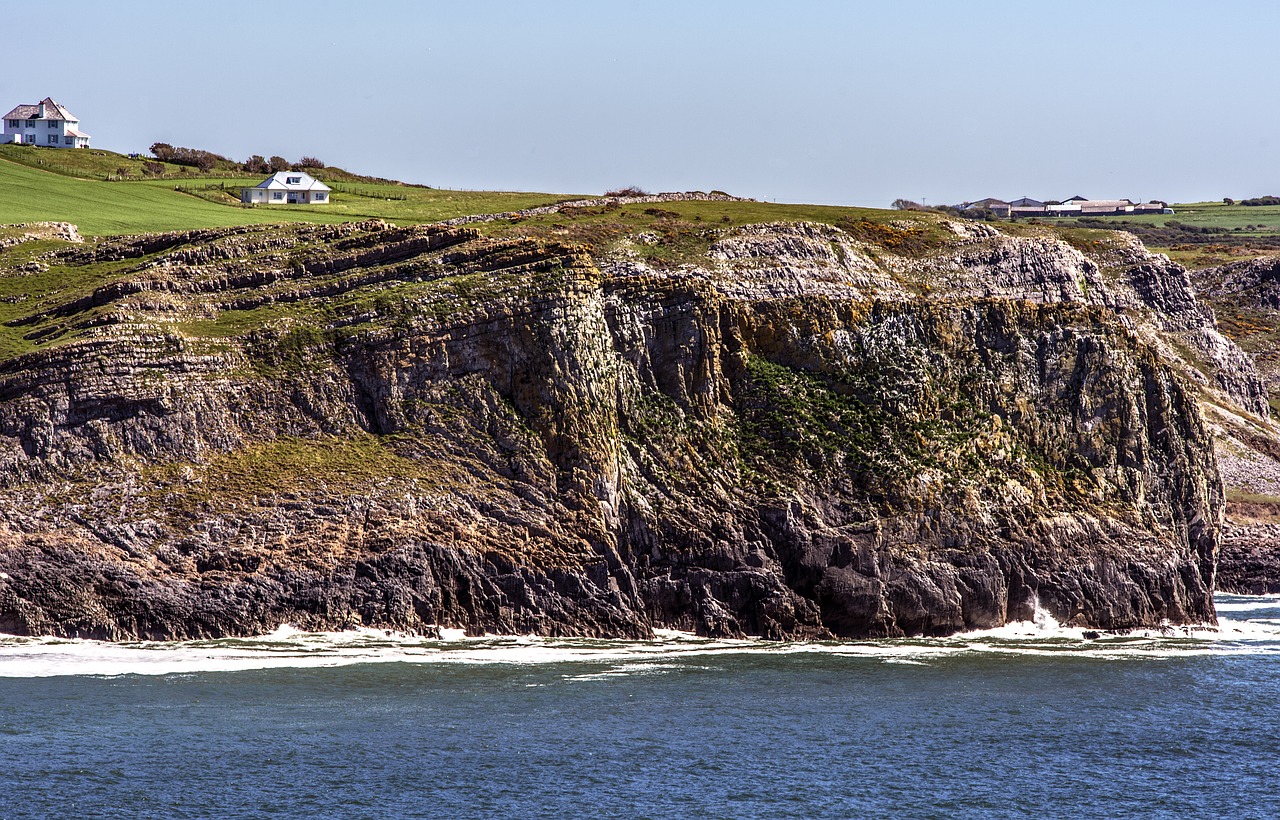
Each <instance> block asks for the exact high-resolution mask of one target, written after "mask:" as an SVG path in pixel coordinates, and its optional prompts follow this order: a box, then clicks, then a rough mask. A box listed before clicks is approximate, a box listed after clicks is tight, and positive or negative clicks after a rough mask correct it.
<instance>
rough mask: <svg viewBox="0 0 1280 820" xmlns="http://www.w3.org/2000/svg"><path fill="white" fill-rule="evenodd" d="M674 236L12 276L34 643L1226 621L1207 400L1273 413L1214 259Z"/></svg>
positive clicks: (5, 606)
mask: <svg viewBox="0 0 1280 820" xmlns="http://www.w3.org/2000/svg"><path fill="white" fill-rule="evenodd" d="M612 208H613V210H614V211H617V210H618V206H617V205H616V204H615V205H614V206H612ZM646 213H649V215H650V216H653V217H654V219H650V220H648V222H647V223H645V226H644V227H643V228H642V227H637V228H635V229H632V230H629V231H618V230H613V231H612V232H610V231H604V230H603V229H602V228H599V227H598V226H597V227H592V228H591V231H593V233H590V238H591V239H593V240H594V242H593V245H591V246H588V245H586V244H583V243H582V242H581V241H579V240H580V239H581V236H580V235H579V234H581V233H582V231H576V229H575V227H574V225H568V227H566V225H565V220H564V219H562V220H561V221H560V222H558V223H556V224H553V225H551V226H549V227H539V226H537V225H530V224H526V223H524V222H521V221H520V220H509V222H510V223H511V224H510V225H509V226H508V225H507V224H505V223H504V224H503V225H499V226H497V227H494V226H492V225H491V226H489V227H490V228H491V229H489V230H487V231H484V232H482V231H481V230H479V229H478V228H476V227H467V226H444V225H441V226H422V227H411V228H398V227H394V226H391V225H388V224H385V223H381V222H367V223H359V224H352V225H345V226H337V227H331V226H324V227H317V226H304V227H299V226H291V227H253V228H236V229H225V230H215V231H205V232H192V233H185V234H166V235H157V236H145V237H130V238H120V239H113V240H102V241H97V242H73V241H54V240H50V239H44V238H33V239H31V240H30V241H25V242H19V243H17V244H14V245H12V246H10V247H8V248H5V249H3V250H0V265H2V266H3V267H4V269H5V272H6V273H5V279H4V280H3V287H0V304H3V305H4V312H3V315H5V316H7V317H8V320H7V324H6V327H7V328H9V335H8V336H7V337H5V338H6V339H7V341H6V342H5V344H6V350H8V352H9V355H8V357H7V358H6V359H5V360H4V361H3V364H0V464H2V465H3V466H2V467H0V517H2V521H3V523H2V524H0V631H7V632H16V633H20V634H34V633H45V634H58V635H73V636H81V637H100V638H109V639H125V638H133V637H147V638H182V637H199V636H219V635H233V634H250V633H261V632H265V631H269V630H271V629H274V628H275V627H276V626H278V625H279V624H281V623H283V622H289V623H293V624H297V625H300V626H303V627H308V628H317V629H341V628H344V627H349V626H353V625H369V626H378V627H386V628H394V629H402V630H410V631H428V632H429V631H430V630H432V629H435V628H437V627H460V628H463V629H466V630H467V631H468V632H471V633H481V632H493V633H538V634H547V635H589V636H629V637H641V636H647V635H650V634H652V630H653V629H654V628H676V629H685V630H692V631H696V632H698V633H700V634H705V635H725V636H729V635H734V636H736V635H761V636H764V637H767V638H775V639H784V638H829V637H833V636H834V637H863V636H893V635H903V634H928V635H938V634H948V633H952V632H955V631H958V630H963V629H972V628H980V627H989V626H994V625H998V624H1002V623H1004V622H1006V621H1009V620H1015V619H1024V618H1029V617H1030V616H1031V615H1032V612H1033V609H1034V607H1035V606H1037V605H1039V606H1041V607H1044V608H1046V609H1048V610H1049V611H1050V612H1051V613H1052V614H1053V615H1054V616H1055V617H1057V618H1058V619H1060V620H1062V621H1064V622H1069V623H1072V624H1077V625H1082V626H1089V627H1095V628H1127V627H1135V626H1144V625H1155V624H1158V623H1160V622H1162V621H1169V622H1173V623H1193V622H1208V621H1213V620H1214V611H1213V605H1212V600H1211V590H1212V588H1213V584H1214V572H1215V565H1216V561H1217V550H1218V543H1219V537H1220V535H1219V531H1220V523H1221V515H1222V507H1223V496H1222V488H1221V484H1220V482H1219V479H1218V474H1217V468H1216V464H1215V457H1214V450H1213V442H1212V440H1211V437H1210V435H1209V433H1208V431H1207V428H1206V425H1205V422H1204V420H1203V418H1202V414H1201V409H1200V404H1201V403H1202V402H1204V401H1207V400H1209V401H1215V402H1218V403H1219V404H1221V405H1222V406H1230V407H1233V408H1243V410H1241V412H1248V413H1257V414H1264V415H1265V413H1266V403H1265V393H1264V391H1263V388H1262V385H1261V382H1260V380H1259V379H1258V377H1257V374H1256V372H1255V371H1253V369H1252V366H1251V365H1250V364H1249V361H1248V359H1247V358H1246V357H1244V356H1243V355H1242V354H1240V351H1239V350H1238V349H1237V348H1236V347H1235V346H1234V345H1232V344H1231V343H1230V342H1228V341H1226V340H1225V339H1224V338H1223V337H1221V336H1220V335H1218V334H1217V332H1216V330H1215V329H1214V325H1213V316H1212V314H1211V313H1210V312H1209V311H1207V310H1205V309H1204V308H1203V307H1202V306H1201V305H1200V303H1198V302H1197V301H1196V299H1195V297H1194V295H1193V293H1192V290H1191V286H1190V282H1189V280H1188V278H1187V275H1186V272H1185V271H1183V270H1182V269H1181V268H1179V267H1177V266H1176V265H1172V264H1171V263H1169V262H1168V260H1167V259H1164V258H1163V257H1159V256H1153V255H1151V254H1148V253H1146V252H1145V251H1144V250H1142V248H1141V247H1140V246H1138V245H1136V244H1134V243H1129V242H1126V241H1124V240H1122V239H1118V238H1115V237H1110V238H1106V239H1105V241H1104V240H1096V239H1080V238H1079V237H1075V238H1072V237H1067V240H1064V239H1063V238H1061V237H1059V236H1057V235H1054V234H1049V233H1044V232H1036V231H1033V230H1026V229H1024V230H1022V231H1020V232H1018V231H1013V229H1009V230H1007V231H1005V232H1002V231H998V230H996V229H994V228H991V227H988V226H985V225H974V224H968V223H965V224H962V223H952V222H948V221H946V220H942V219H940V218H934V217H932V216H929V217H923V216H918V217H913V219H914V221H912V220H906V221H901V220H888V219H884V218H877V219H867V218H863V219H860V220H857V221H849V220H846V221H845V222H837V223H836V224H835V225H830V224H817V223H807V222H800V223H795V222H782V223H769V224H753V225H745V226H736V225H730V226H727V227H714V228H712V227H709V226H707V225H694V224H693V223H692V222H691V221H689V220H684V221H681V220H679V219H677V217H678V216H679V214H678V213H673V212H668V211H664V210H657V209H655V211H652V212H646ZM605 217H607V218H610V219H614V218H617V219H621V218H623V217H627V212H626V211H625V210H623V211H621V212H620V213H613V212H610V213H609V214H605ZM637 217H638V215H637ZM600 218H604V217H601V216H600V215H599V214H586V215H583V216H582V219H584V220H586V219H600ZM567 219H568V221H569V222H572V218H567ZM699 219H700V217H699ZM655 220H656V221H655ZM726 221H728V217H726ZM591 224H592V225H596V223H591ZM611 224H612V223H611ZM583 230H585V228H584V229H583ZM73 239H78V237H73Z"/></svg>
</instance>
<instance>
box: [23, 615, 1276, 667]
mask: <svg viewBox="0 0 1280 820" xmlns="http://www.w3.org/2000/svg"><path fill="white" fill-rule="evenodd" d="M1217 608H1218V611H1219V612H1220V613H1230V614H1231V617H1229V618H1227V617H1220V619H1219V624H1218V626H1216V627H1213V626H1205V627H1165V628H1156V629H1140V630H1133V631H1130V632H1123V633H1101V634H1100V633H1097V632H1093V631H1090V630H1085V629H1080V628H1074V627H1064V626H1061V625H1060V624H1059V623H1058V622H1057V621H1056V620H1054V619H1053V618H1052V617H1051V616H1049V615H1048V613H1044V614H1043V616H1042V615H1041V614H1040V613H1037V617H1036V618H1035V620H1033V621H1024V622H1016V623H1010V624H1006V625H1004V626H1001V627H998V628H996V629H988V630H981V631H976V632H965V633H961V634H958V635H953V636H950V637H946V638H900V639H893V640H868V641H844V642H836V641H831V642H771V641H761V640H715V639H708V638H699V637H696V636H694V635H691V634H688V633H682V632H674V631H665V630H664V631H659V632H658V633H657V635H656V636H655V639H654V640H648V641H625V640H594V639H580V638H578V639H568V638H539V637H496V636H487V637H483V638H465V637H463V636H462V635H461V634H460V633H459V632H456V631H453V630H445V631H444V637H442V638H427V637H421V636H415V635H407V634H401V633H395V632H388V631H384V630H373V629H361V630H353V631H348V632H336V633H334V632H328V633H317V632H303V631H300V630H297V629H294V628H292V627H289V626H282V627H281V628H279V629H278V630H276V631H275V632H273V633H271V634H269V635H263V636H260V637H256V638H225V639H218V640H201V641H173V642H158V641H138V642H127V643H107V642H102V641H90V640H68V639H61V638H49V637H41V638H26V637H16V636H2V635H0V677H21V678H34V677H50V676H58V675H88V676H118V675H170V674H194V673H208V672H238V671H245V670H254V669H275V668H318V667H336V666H349V665H353V664H375V663H405V664H421V665H445V664H509V665H539V666H551V665H556V664H560V665H565V666H566V667H567V668H566V669H565V670H564V673H563V679H564V680H566V681H600V680H608V679H610V678H613V677H617V676H622V675H654V674H665V673H667V672H670V671H673V670H677V669H688V668H690V666H697V665H699V664H703V663H710V662H713V661H714V660H715V659H716V658H726V657H729V656H738V655H747V654H750V655H756V656H779V657H780V656H830V657H840V658H850V659H864V660H866V661H868V662H880V663H894V664H930V663H935V662H939V661H942V660H944V659H947V658H954V657H962V656H973V655H983V654H985V655H994V656H1019V655H1021V656H1027V655H1030V656H1039V657H1046V656H1049V657H1061V656H1070V657H1076V658H1091V659H1098V660H1124V659H1147V660H1159V659H1167V658H1173V657H1183V656H1188V655H1206V654H1220V653H1237V654H1239V653H1243V654H1273V653H1280V596H1242V595H1219V596H1218V598H1217Z"/></svg>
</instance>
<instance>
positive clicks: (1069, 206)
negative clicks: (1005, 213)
mask: <svg viewBox="0 0 1280 820" xmlns="http://www.w3.org/2000/svg"><path fill="white" fill-rule="evenodd" d="M1009 212H1010V214H1011V215H1012V216H1015V217H1017V216H1023V217H1026V216H1122V215H1124V214H1158V213H1166V212H1168V206H1166V205H1165V203H1163V202H1156V201H1152V202H1143V203H1136V202H1134V201H1133V200H1131V199H1085V198H1084V197H1082V196H1073V197H1069V198H1067V199H1065V200H1063V201H1062V202H1054V203H1046V202H1041V201H1040V200H1038V199H1031V198H1030V197H1025V196H1024V197H1022V198H1021V199H1015V200H1013V201H1012V202H1010V203H1009Z"/></svg>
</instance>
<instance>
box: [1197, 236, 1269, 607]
mask: <svg viewBox="0 0 1280 820" xmlns="http://www.w3.org/2000/svg"><path fill="white" fill-rule="evenodd" d="M1194 281H1195V286H1196V290H1197V292H1198V295H1199V297H1200V298H1201V299H1202V300H1203V301H1204V303H1205V304H1206V305H1208V306H1211V307H1212V308H1213V309H1214V310H1215V311H1216V312H1217V316H1218V318H1219V321H1220V323H1221V326H1222V328H1223V330H1224V331H1225V332H1226V333H1227V334H1229V335H1230V336H1231V338H1232V339H1233V340H1234V341H1235V342H1237V343H1238V344H1239V346H1240V347H1241V348H1242V349H1243V350H1244V352H1245V353H1246V354H1247V355H1249V357H1250V358H1251V360H1252V361H1253V363H1254V364H1255V365H1256V366H1257V369H1258V371H1259V373H1260V375H1261V377H1262V380H1263V384H1264V386H1265V388H1266V391H1267V398H1268V399H1269V401H1270V403H1271V405H1272V406H1280V405H1277V401H1280V350H1278V348H1277V345H1276V341H1277V336H1276V327H1277V326H1278V325H1280V259H1277V258H1276V257H1265V256H1264V257H1259V258H1256V259H1244V260H1240V261H1237V262H1232V263H1230V264H1227V265H1222V266H1219V267H1212V268H1207V269H1204V270H1199V271H1196V272H1195V280H1194ZM1207 409H1208V411H1209V412H1208V414H1207V419H1208V421H1209V423H1210V430H1211V432H1212V433H1213V435H1214V439H1215V445H1216V450H1217V458H1218V464H1219V469H1220V473H1221V475H1222V479H1223V482H1224V484H1225V488H1226V490H1227V509H1226V512H1227V526H1226V527H1225V529H1224V531H1223V539H1222V547H1221V558H1220V562H1219V563H1220V571H1219V580H1218V587H1219V588H1220V589H1223V590H1226V591H1229V592H1241V593H1254V594H1261V593H1275V592H1278V591H1280V526H1278V525H1280V426H1277V425H1276V424H1275V422H1274V421H1272V420H1270V419H1268V418H1267V417H1266V414H1261V416H1259V415H1255V414H1250V413H1245V412H1240V411H1239V409H1238V408H1221V407H1215V406H1210V407H1208V408H1207Z"/></svg>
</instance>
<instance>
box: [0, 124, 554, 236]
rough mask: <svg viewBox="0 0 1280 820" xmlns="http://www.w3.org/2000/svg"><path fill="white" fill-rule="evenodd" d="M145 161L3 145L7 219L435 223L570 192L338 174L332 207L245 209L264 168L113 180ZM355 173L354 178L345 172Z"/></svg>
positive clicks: (124, 230)
mask: <svg viewBox="0 0 1280 820" xmlns="http://www.w3.org/2000/svg"><path fill="white" fill-rule="evenodd" d="M142 164H143V161H142V160H134V159H130V158H129V157H127V156H124V155H123V154H115V153H112V152H110V151H100V150H97V149H87V150H80V151H69V150H59V149H43V148H33V147H29V146H19V145H0V224H12V223H17V222H42V221H58V222H72V223H75V224H76V225H77V226H79V228H80V231H81V233H83V234H85V235H87V236H109V235H115V234H134V233H147V232H155V231H176V230H189V229H194V228H218V227H228V226H232V225H256V224H261V223H267V222H319V223H337V222H349V221H352V220H360V219H367V218H370V217H380V218H383V219H388V220H391V221H395V222H404V223H412V222H434V221H438V220H441V219H449V218H451V217H455V216H463V215H466V214H474V213H500V212H504V211H512V210H518V209H520V208H530V207H533V206H536V205H547V204H550V203H553V202H558V201H561V200H563V199H565V198H566V197H565V196H563V195H556V194H541V193H504V192H497V191H474V192H473V191H445V190H437V189H434V188H418V187H412V186H406V185H397V184H386V183H371V182H365V181H358V182H344V181H338V180H334V181H332V182H329V184H330V185H331V186H332V187H333V188H334V191H335V197H334V201H333V202H332V203H331V204H329V205H319V206H309V205H281V206H259V207H255V208H244V207H240V205H239V193H240V188H242V187H244V186H246V185H254V184H257V183H258V182H259V181H261V180H262V175H261V174H259V175H254V176H249V175H243V174H242V175H239V176H232V175H229V174H228V172H227V171H225V170H224V171H220V172H216V173H218V174H219V175H218V176H217V177H208V176H203V175H199V174H193V173H187V171H190V170H193V169H184V168H183V167H182V166H177V165H170V164H167V163H160V165H163V167H164V168H165V171H164V173H163V176H162V178H159V179H145V178H142V179H138V178H126V179H110V177H113V176H116V175H117V171H118V170H119V169H125V170H127V171H128V172H129V176H130V177H141V176H142ZM343 176H347V177H350V176H351V175H343Z"/></svg>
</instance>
